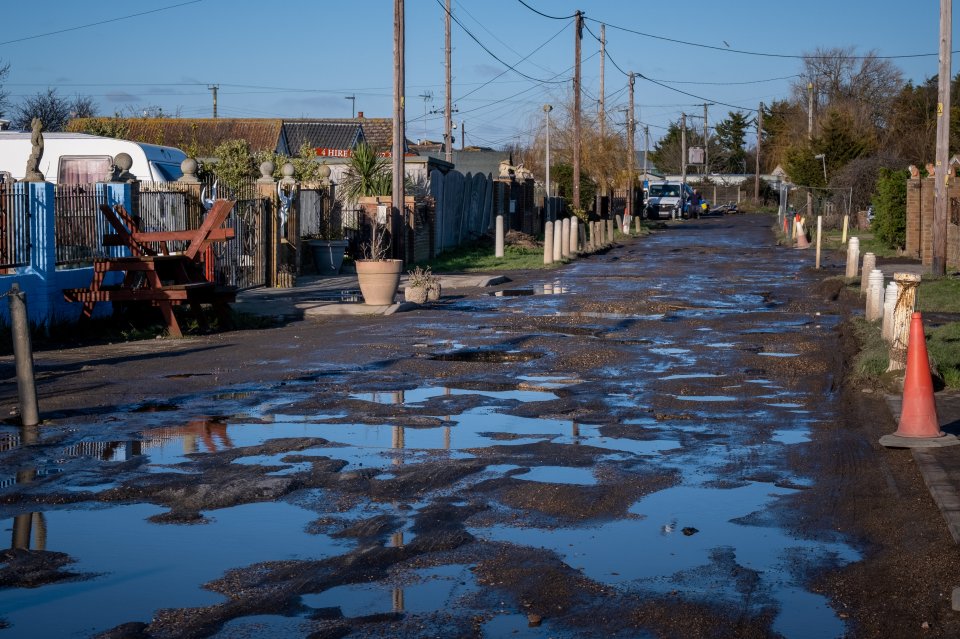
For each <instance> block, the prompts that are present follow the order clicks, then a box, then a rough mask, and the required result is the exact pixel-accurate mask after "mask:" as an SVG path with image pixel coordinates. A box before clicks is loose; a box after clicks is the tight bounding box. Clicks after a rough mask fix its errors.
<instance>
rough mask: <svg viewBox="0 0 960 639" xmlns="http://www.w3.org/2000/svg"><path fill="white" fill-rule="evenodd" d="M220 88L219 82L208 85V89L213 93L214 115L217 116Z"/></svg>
mask: <svg viewBox="0 0 960 639" xmlns="http://www.w3.org/2000/svg"><path fill="white" fill-rule="evenodd" d="M219 88H220V85H219V84H210V85H207V89H208V90H209V91H210V92H212V93H213V117H217V90H218V89H219Z"/></svg>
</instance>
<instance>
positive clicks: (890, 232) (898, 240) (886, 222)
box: [872, 168, 910, 248]
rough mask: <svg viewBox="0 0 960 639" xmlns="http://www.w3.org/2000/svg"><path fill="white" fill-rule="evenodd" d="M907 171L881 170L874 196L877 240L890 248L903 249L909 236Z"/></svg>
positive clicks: (874, 221) (873, 224)
mask: <svg viewBox="0 0 960 639" xmlns="http://www.w3.org/2000/svg"><path fill="white" fill-rule="evenodd" d="M909 177H910V173H909V172H908V171H906V170H901V171H895V170H892V169H887V168H882V169H880V173H879V177H878V178H877V192H876V193H875V194H874V196H873V223H872V226H873V228H874V229H875V233H876V234H877V238H878V239H880V240H882V241H883V242H886V243H887V244H888V245H889V246H892V247H896V248H903V247H904V246H905V245H906V234H907V179H908V178H909Z"/></svg>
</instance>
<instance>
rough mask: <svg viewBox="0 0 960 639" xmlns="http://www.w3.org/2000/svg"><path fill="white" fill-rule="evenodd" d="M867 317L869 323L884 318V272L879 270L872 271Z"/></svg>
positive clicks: (868, 291) (868, 285) (868, 284)
mask: <svg viewBox="0 0 960 639" xmlns="http://www.w3.org/2000/svg"><path fill="white" fill-rule="evenodd" d="M865 315H866V318H867V321H868V322H873V321H876V320H878V319H882V318H883V271H881V270H880V269H878V268H875V269H873V270H871V271H870V277H869V279H868V283H867V306H866V312H865Z"/></svg>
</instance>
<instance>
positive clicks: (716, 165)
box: [711, 111, 752, 173]
mask: <svg viewBox="0 0 960 639" xmlns="http://www.w3.org/2000/svg"><path fill="white" fill-rule="evenodd" d="M751 126H752V122H751V121H750V120H749V119H748V118H747V116H746V115H745V114H744V113H743V112H742V111H731V112H730V113H729V115H728V116H727V118H726V119H725V120H721V121H720V122H719V123H718V124H717V127H716V141H717V146H718V147H719V148H718V151H719V153H718V154H717V155H718V156H719V157H718V158H717V160H715V161H714V162H713V166H712V167H711V168H712V169H713V170H715V171H718V172H720V173H746V157H747V152H746V150H745V149H744V144H745V142H746V138H747V130H748V129H749V128H750V127H751ZM711 150H712V149H711ZM711 157H715V156H714V155H713V154H711Z"/></svg>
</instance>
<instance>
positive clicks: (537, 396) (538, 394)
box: [350, 386, 557, 406]
mask: <svg viewBox="0 0 960 639" xmlns="http://www.w3.org/2000/svg"><path fill="white" fill-rule="evenodd" d="M452 395H483V396H484V397H492V398H494V399H506V400H510V399H513V400H517V401H520V402H546V401H550V400H553V399H557V396H556V395H555V394H554V393H550V392H546V391H536V390H522V389H518V390H508V391H488V390H475V389H466V388H449V387H443V386H427V387H423V388H415V389H413V390H406V391H385V392H376V393H354V394H352V395H350V397H351V398H352V399H360V400H363V401H367V402H375V403H377V404H394V405H400V404H404V405H407V406H410V405H416V404H421V403H423V402H425V401H427V400H429V399H432V398H434V397H445V396H446V397H449V396H452Z"/></svg>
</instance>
